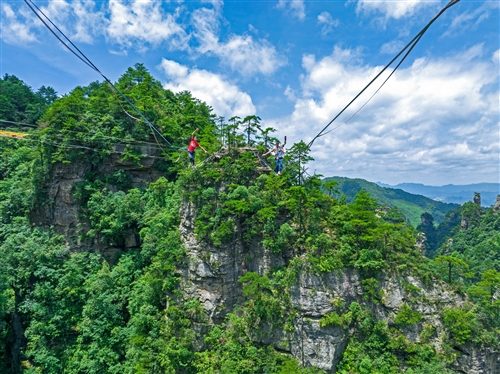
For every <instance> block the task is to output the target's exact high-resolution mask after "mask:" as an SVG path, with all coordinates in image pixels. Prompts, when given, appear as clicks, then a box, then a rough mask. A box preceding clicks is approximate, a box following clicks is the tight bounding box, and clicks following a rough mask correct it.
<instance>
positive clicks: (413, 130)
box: [266, 45, 499, 185]
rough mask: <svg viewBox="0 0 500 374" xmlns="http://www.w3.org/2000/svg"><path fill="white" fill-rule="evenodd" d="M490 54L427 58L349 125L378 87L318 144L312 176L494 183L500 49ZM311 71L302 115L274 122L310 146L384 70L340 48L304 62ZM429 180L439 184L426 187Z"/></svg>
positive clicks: (300, 100)
mask: <svg viewBox="0 0 500 374" xmlns="http://www.w3.org/2000/svg"><path fill="white" fill-rule="evenodd" d="M484 54H485V52H484V50H483V48H482V46H481V45H477V46H474V47H472V48H470V49H467V50H465V51H462V52H460V53H457V54H455V55H451V56H447V57H440V58H437V57H435V58H431V57H426V58H419V59H417V60H415V61H414V63H413V64H412V65H411V66H409V67H408V68H406V69H402V70H398V71H397V72H396V73H395V75H393V77H392V78H391V79H390V80H389V81H388V83H387V84H386V85H385V86H384V87H383V88H382V90H381V91H380V92H379V93H378V94H377V95H376V96H375V97H374V98H373V99H372V101H370V102H369V103H368V104H367V105H366V107H364V108H363V109H362V110H361V111H360V112H359V113H358V114H357V115H356V116H355V117H353V118H352V119H350V120H349V121H348V122H346V123H345V124H343V121H345V120H346V119H348V118H349V117H350V116H351V115H352V114H353V113H354V112H356V110H357V109H359V108H360V107H361V105H363V103H364V102H365V101H366V100H367V99H368V98H369V97H370V96H371V95H372V94H373V92H374V90H375V89H376V88H378V87H374V88H373V89H371V90H369V92H367V93H366V94H364V95H363V96H361V97H360V99H359V100H358V101H356V102H355V104H353V105H352V106H351V107H350V108H349V109H348V111H347V112H346V113H345V114H343V115H342V116H341V117H340V118H339V119H338V120H337V121H336V122H334V123H333V124H332V126H331V127H330V128H335V127H336V126H338V125H340V127H338V128H337V129H335V130H334V131H333V132H331V133H330V134H328V135H326V136H324V137H322V138H319V139H318V140H317V141H316V142H315V143H314V146H313V149H312V154H313V156H314V157H315V159H316V161H315V163H314V164H313V165H312V169H317V171H318V172H320V173H322V174H323V175H326V176H329V175H345V176H350V177H362V178H366V179H368V180H373V181H379V180H380V181H386V182H391V183H398V182H401V181H425V182H426V183H427V184H434V185H436V184H446V183H448V182H449V181H450V180H454V181H461V182H463V183H472V182H473V181H471V180H470V179H469V178H470V177H469V176H470V172H471V171H472V170H474V171H475V175H479V176H483V177H484V180H485V181H493V180H492V176H497V177H498V173H499V170H498V154H499V153H498V152H499V121H498V112H499V102H498V96H499V91H498V79H499V77H498V72H499V69H498V51H497V52H495V53H494V55H493V56H485V55H484ZM303 67H304V70H305V74H304V76H303V79H302V82H301V89H302V90H301V92H295V94H296V95H297V99H296V101H295V108H294V111H293V113H292V114H291V115H290V116H289V117H286V118H279V119H274V120H273V121H270V123H269V125H272V126H273V127H276V128H283V129H286V131H287V134H288V135H289V137H290V139H295V140H299V139H304V140H305V141H310V140H311V139H312V137H313V136H314V135H316V134H317V133H318V132H319V131H320V130H321V129H322V128H323V127H324V126H325V125H326V124H327V123H328V122H329V121H330V120H331V119H332V118H334V117H335V115H336V114H337V113H338V112H339V111H340V110H341V109H342V108H343V107H344V106H345V105H346V104H347V103H348V102H349V101H350V100H351V99H352V98H353V97H354V96H355V95H356V94H357V93H358V92H359V91H360V90H361V89H362V88H363V87H364V86H365V85H366V83H368V82H369V81H370V80H371V79H372V78H373V77H374V76H375V75H376V74H377V73H378V72H379V71H380V70H381V68H382V67H381V66H370V65H368V64H366V63H364V62H363V61H362V60H361V57H360V54H359V51H356V50H345V49H341V48H338V47H336V48H335V49H334V51H333V53H332V54H331V55H330V56H327V57H324V58H322V59H321V60H318V61H316V59H315V57H314V56H312V55H308V56H304V58H303ZM382 80H383V78H382ZM382 80H381V81H380V83H381V82H382ZM266 125H268V123H266ZM312 169H311V170H312ZM431 169H432V173H431ZM427 174H429V175H431V174H432V175H439V177H437V179H435V180H430V179H427V180H426V175H427ZM497 179H498V178H497Z"/></svg>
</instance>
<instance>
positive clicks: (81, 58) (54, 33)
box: [24, 0, 177, 151]
mask: <svg viewBox="0 0 500 374" xmlns="http://www.w3.org/2000/svg"><path fill="white" fill-rule="evenodd" d="M24 2H25V3H26V5H28V7H29V8H30V9H31V11H32V12H33V13H35V15H36V16H37V17H38V19H40V21H41V22H42V23H43V24H44V25H45V27H47V29H49V31H50V32H51V33H52V34H53V35H54V36H55V37H56V38H57V39H58V40H59V41H60V42H61V43H62V44H63V45H64V46H65V47H66V48H67V49H68V50H69V51H70V52H71V53H73V54H74V55H75V56H76V57H78V58H79V59H80V60H81V61H82V62H83V63H85V65H87V66H88V67H90V68H91V69H92V70H94V71H96V72H97V73H99V74H100V75H101V76H102V77H103V78H104V80H105V81H106V82H107V83H108V84H109V85H110V86H111V87H112V88H113V89H114V90H115V91H116V92H117V93H118V94H119V95H120V96H121V97H122V98H123V99H124V100H125V101H126V102H127V104H129V105H130V106H131V107H132V109H134V111H135V112H136V113H137V114H138V115H139V116H140V117H141V118H142V119H143V120H144V121H145V122H146V123H147V124H148V125H149V127H150V128H151V129H152V130H153V131H154V132H156V133H157V134H158V135H159V136H160V137H161V138H162V139H163V140H164V141H165V142H166V143H167V144H168V145H169V146H170V147H172V149H174V150H175V151H177V148H176V147H174V146H173V145H172V144H171V143H170V142H169V141H168V140H167V139H166V138H165V137H164V136H163V135H162V134H161V133H160V131H159V130H158V129H157V128H156V127H155V126H154V125H153V124H152V123H151V122H150V121H149V120H148V119H147V118H146V117H145V116H144V115H143V114H142V112H141V111H140V110H139V109H137V108H136V106H135V105H134V104H132V102H131V101H130V100H129V99H128V98H127V97H126V96H125V95H124V94H123V93H122V92H121V91H120V90H119V89H118V88H117V87H116V86H115V85H114V84H113V83H112V82H111V81H110V80H109V79H108V78H107V77H106V76H105V75H104V74H103V73H102V72H101V71H100V70H99V69H98V68H97V67H96V66H95V65H94V64H93V63H92V61H90V60H89V59H88V58H87V56H85V54H84V53H83V52H82V51H80V49H78V47H77V46H76V45H75V44H73V42H72V41H71V40H70V39H69V38H68V37H67V36H66V35H65V34H64V33H63V32H62V31H61V30H60V29H59V28H58V27H57V26H56V25H55V24H54V23H53V22H52V21H51V20H50V18H49V17H48V16H47V15H46V14H45V13H43V11H42V10H41V9H40V8H38V6H37V5H36V4H35V3H34V2H33V1H32V0H24ZM30 3H31V4H32V5H31V4H30ZM35 8H36V10H35ZM37 10H38V12H40V14H42V15H43V16H44V17H45V18H46V19H47V20H48V22H50V24H51V25H52V26H54V27H55V29H56V30H57V31H58V32H59V33H60V34H61V35H62V36H63V37H64V38H65V39H66V40H67V41H68V42H69V43H70V44H71V45H72V46H73V47H74V48H75V49H76V50H77V51H78V53H79V54H78V53H76V52H75V51H74V50H73V49H72V48H71V47H70V46H69V45H68V44H66V43H65V42H64V40H62V39H61V37H59V35H57V33H56V32H55V31H54V30H53V29H52V28H51V27H50V26H49V25H48V24H47V22H45V20H44V19H43V18H42V17H41V16H40V14H39V13H38V12H37Z"/></svg>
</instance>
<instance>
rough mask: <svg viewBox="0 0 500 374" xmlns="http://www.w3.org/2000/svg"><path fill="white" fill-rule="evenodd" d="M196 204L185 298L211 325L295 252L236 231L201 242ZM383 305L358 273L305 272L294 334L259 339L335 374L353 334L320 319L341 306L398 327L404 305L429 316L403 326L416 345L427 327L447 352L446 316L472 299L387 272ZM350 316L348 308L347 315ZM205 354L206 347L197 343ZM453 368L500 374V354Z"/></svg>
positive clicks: (184, 214) (462, 354)
mask: <svg viewBox="0 0 500 374" xmlns="http://www.w3.org/2000/svg"><path fill="white" fill-rule="evenodd" d="M195 209H196V208H195V206H194V205H193V204H192V203H190V202H184V203H183V204H182V206H181V211H180V214H181V226H180V231H181V237H182V240H183V242H184V245H185V247H186V249H187V252H188V261H187V262H186V265H185V266H184V267H183V268H182V269H181V289H182V290H183V294H184V298H185V299H193V298H194V299H198V300H199V301H200V303H201V305H202V306H203V308H204V311H205V314H206V316H207V320H208V321H209V323H212V324H213V323H220V322H222V321H223V319H224V317H225V315H226V314H227V313H228V312H230V311H232V310H233V308H234V306H235V305H237V304H241V303H242V302H243V295H242V285H241V283H240V282H238V279H239V278H240V277H241V276H243V275H244V274H245V273H246V272H247V271H252V272H257V273H259V274H260V275H264V274H265V273H266V272H267V271H269V270H270V269H272V268H274V267H276V266H283V265H286V258H291V254H286V256H284V255H282V254H275V253H272V252H270V251H269V250H267V249H265V248H263V247H262V246H260V245H259V244H257V243H258V241H256V242H255V243H252V244H250V245H249V244H246V243H244V242H243V241H242V240H241V232H240V229H239V228H237V230H236V232H235V233H234V236H233V240H232V241H231V242H230V243H227V244H224V245H221V246H217V247H216V246H212V245H209V244H208V243H206V242H203V241H198V240H197V238H196V235H195V234H194V227H195V214H194V213H195ZM378 285H379V290H380V291H381V297H380V300H378V301H377V302H373V301H371V300H367V299H366V297H364V296H365V295H366V292H364V290H363V284H362V278H361V276H360V274H359V272H358V271H357V270H356V269H343V270H341V271H340V270H339V271H334V272H331V273H325V274H322V275H315V274H312V273H311V272H310V271H300V272H299V274H298V276H297V280H296V282H295V284H294V285H293V286H292V287H291V289H290V299H291V304H292V306H293V308H294V309H295V310H296V311H297V312H298V314H297V316H296V317H295V318H294V320H293V331H286V332H285V331H283V330H282V329H281V328H276V327H273V326H265V327H264V328H263V330H265V332H264V333H262V334H259V335H258V336H257V335H256V339H257V340H258V341H259V342H261V343H263V344H272V345H273V346H274V347H275V348H276V349H277V350H279V351H281V352H286V353H288V354H290V355H292V356H293V357H295V358H296V359H297V360H298V361H299V363H301V364H302V365H303V366H312V365H314V366H317V367H318V368H321V369H323V370H325V371H326V372H327V373H335V368H336V366H337V365H338V363H339V362H340V360H341V358H342V354H343V352H344V350H345V348H346V346H347V344H348V338H349V336H350V335H351V334H352V333H354V332H353V331H349V330H348V329H345V328H343V327H340V326H328V327H320V324H319V321H320V319H321V318H322V317H323V316H325V315H326V314H328V313H331V312H337V313H338V314H341V310H340V309H339V308H337V307H336V305H337V303H338V301H340V300H341V301H342V302H343V303H344V304H345V305H346V306H348V305H350V304H351V303H353V302H357V303H359V304H360V305H362V306H364V307H366V308H369V309H370V310H372V311H373V312H374V314H375V315H376V316H377V318H379V319H384V320H386V321H387V323H388V325H389V326H391V325H394V319H395V316H396V315H397V313H398V312H399V310H400V308H401V306H402V305H403V304H406V305H409V306H410V307H411V308H412V310H414V311H415V312H418V313H420V314H421V315H422V318H421V320H420V321H419V322H418V323H416V324H414V325H410V326H406V327H404V328H403V329H402V330H403V333H404V334H405V335H406V338H407V339H408V340H409V341H411V342H419V341H420V337H419V335H420V333H421V332H422V330H423V328H424V324H426V325H432V326H433V327H434V329H435V332H434V334H433V336H432V337H431V339H430V343H431V344H433V345H434V346H435V348H436V349H437V350H438V351H439V350H441V344H442V340H441V337H442V334H444V327H443V322H442V319H441V316H440V313H441V312H442V311H443V310H444V309H445V308H447V307H450V306H457V305H460V304H462V303H463V302H464V301H465V299H464V297H463V296H460V295H459V294H456V293H453V292H451V291H449V290H447V288H446V287H445V285H444V284H441V283H435V284H432V285H425V284H423V283H422V282H421V281H420V280H419V279H417V278H415V277H409V276H408V277H398V276H396V274H391V273H385V274H382V275H381V276H380V277H379V279H378ZM344 310H345V309H344ZM198 347H199V348H200V349H202V348H203V344H198ZM458 357H459V358H458V359H457V361H456V363H455V364H454V366H453V369H456V370H457V371H458V372H462V373H467V374H474V373H488V374H494V373H500V369H499V367H498V365H499V360H500V353H499V352H493V351H488V350H477V349H472V348H470V351H466V350H463V351H458Z"/></svg>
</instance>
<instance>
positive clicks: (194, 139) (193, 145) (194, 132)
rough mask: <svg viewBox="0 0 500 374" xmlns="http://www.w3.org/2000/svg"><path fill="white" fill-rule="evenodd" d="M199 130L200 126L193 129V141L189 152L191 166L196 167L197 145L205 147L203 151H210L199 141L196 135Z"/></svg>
mask: <svg viewBox="0 0 500 374" xmlns="http://www.w3.org/2000/svg"><path fill="white" fill-rule="evenodd" d="M197 131H198V128H197V129H196V130H194V131H193V133H192V134H191V141H190V142H189V147H188V153H189V160H190V161H191V167H192V168H194V150H195V149H196V147H200V148H201V149H203V152H205V153H208V152H207V151H206V149H205V148H203V147H202V146H201V145H200V144H199V143H198V137H197V136H195V135H194V134H196V132H197Z"/></svg>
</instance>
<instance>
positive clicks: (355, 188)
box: [324, 177, 474, 226]
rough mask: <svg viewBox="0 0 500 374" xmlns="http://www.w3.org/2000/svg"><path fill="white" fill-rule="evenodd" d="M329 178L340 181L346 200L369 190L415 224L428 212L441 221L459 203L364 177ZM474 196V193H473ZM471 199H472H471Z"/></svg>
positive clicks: (435, 219)
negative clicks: (382, 185)
mask: <svg viewBox="0 0 500 374" xmlns="http://www.w3.org/2000/svg"><path fill="white" fill-rule="evenodd" d="M327 180H336V181H337V182H338V186H337V190H338V191H339V192H340V193H341V194H343V195H345V198H346V201H347V202H348V203H349V202H351V201H352V200H353V199H354V198H355V196H356V194H357V193H358V192H359V191H360V190H362V189H363V190H365V191H366V192H369V193H370V195H371V196H372V197H374V198H376V199H377V200H378V201H379V202H380V203H381V204H383V205H386V206H389V207H393V206H395V207H397V208H398V209H399V210H401V212H402V213H403V214H404V215H405V216H406V217H407V218H408V220H409V221H410V223H411V224H412V225H413V226H417V225H419V224H420V223H421V220H420V216H421V215H422V214H423V213H425V212H427V213H430V214H432V216H433V217H434V221H435V222H436V223H441V222H442V221H443V219H444V216H445V214H446V212H448V211H450V210H453V209H456V208H457V207H459V206H460V205H459V204H453V203H445V202H441V201H436V200H433V199H430V198H428V197H425V196H422V195H416V194H412V193H409V192H406V191H403V190H402V189H396V188H394V187H392V186H391V187H381V186H379V185H378V184H377V183H373V182H368V181H366V180H364V179H351V178H344V177H330V178H325V179H324V181H327ZM472 197H474V193H472ZM469 200H472V198H471V199H469Z"/></svg>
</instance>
